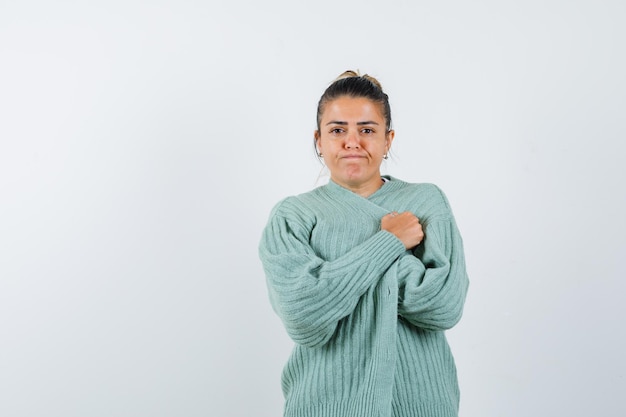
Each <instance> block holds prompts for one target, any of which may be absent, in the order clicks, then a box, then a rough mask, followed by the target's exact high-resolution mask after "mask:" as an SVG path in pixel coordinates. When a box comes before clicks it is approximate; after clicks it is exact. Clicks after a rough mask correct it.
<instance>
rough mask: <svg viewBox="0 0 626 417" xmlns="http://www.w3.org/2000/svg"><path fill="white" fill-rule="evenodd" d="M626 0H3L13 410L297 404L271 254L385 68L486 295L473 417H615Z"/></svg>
mask: <svg viewBox="0 0 626 417" xmlns="http://www.w3.org/2000/svg"><path fill="white" fill-rule="evenodd" d="M625 19H626V6H625V3H624V2H623V1H617V0H616V1H608V0H594V1H591V0H589V1H565V0H563V1H557V0H542V1H534V0H531V1H495V0H493V1H487V0H481V1H474V2H465V1H447V2H424V1H417V2H413V1H406V0H405V1H400V0H395V1H387V2H371V1H326V0H324V1H311V2H298V1H287V0H274V1H266V2H254V1H246V2H225V1H224V2H217V1H211V2H200V1H181V0H179V1H171V0H162V1H151V2H148V1H143V2H142V1H137V0H128V1H106V2H104V1H99V2H98V1H90V2H69V1H57V2H44V1H20V2H17V1H13V2H9V1H3V2H2V3H1V4H0V60H1V64H0V415H2V416H11V417H24V416H28V417H31V416H32V417H35V416H37V417H39V416H46V417H84V416H90V417H100V416H102V417H105V416H106V417H117V416H150V417H158V416H185V417H194V416H219V417H231V416H232V417H242V416H256V417H275V416H279V415H281V410H282V401H283V399H282V393H281V391H280V372H281V369H282V366H283V364H284V363H285V361H286V360H287V356H288V355H289V352H290V350H291V346H292V343H291V341H290V340H289V338H288V337H287V336H286V334H285V331H284V329H283V327H282V324H281V323H280V321H279V319H278V318H277V316H276V315H275V314H274V313H273V311H272V310H271V307H270V305H269V301H268V299H267V292H266V287H265V278H264V276H263V271H262V268H261V264H260V262H259V260H258V256H257V247H258V242H259V238H260V234H261V230H262V228H263V227H264V225H265V222H266V220H267V217H268V215H269V211H270V210H271V208H272V206H273V205H274V204H275V203H276V202H277V201H278V200H279V199H281V198H283V197H285V196H287V195H291V194H296V193H300V192H305V191H308V190H310V189H311V188H313V187H315V186H316V185H320V184H323V183H324V182H325V180H326V179H327V177H326V176H325V173H324V172H323V171H322V167H321V165H320V163H319V162H318V161H317V159H316V158H315V156H314V152H313V144H312V141H313V130H314V128H315V108H316V104H317V100H318V98H319V96H320V95H321V93H322V92H323V90H324V89H325V88H326V86H327V85H328V83H330V82H331V81H332V80H333V79H334V78H335V77H336V76H337V75H338V74H339V73H341V72H343V71H344V70H346V69H359V70H361V71H362V72H364V73H368V74H371V75H373V76H376V77H378V79H379V80H380V81H381V82H382V84H383V86H384V87H385V89H386V90H387V92H388V93H389V95H390V97H391V105H392V115H393V118H394V127H395V130H396V140H395V142H394V148H393V157H392V158H391V159H390V160H389V161H388V162H386V163H385V164H384V166H383V172H384V173H388V174H391V175H394V176H397V177H399V178H401V179H404V180H407V181H411V182H433V183H436V184H437V185H439V186H440V187H441V188H442V189H443V190H444V191H445V192H446V194H447V196H448V198H449V200H450V202H451V204H452V207H453V210H454V212H455V215H456V217H457V222H458V224H459V227H460V229H461V232H462V234H463V237H464V242H465V248H466V257H467V263H468V269H469V273H470V279H471V286H470V292H469V296H468V300H467V304H466V309H465V314H464V318H463V320H462V321H461V322H460V324H459V325H458V326H457V327H455V328H454V329H452V330H451V331H449V332H448V336H449V341H450V344H451V346H452V349H453V352H454V354H455V357H456V361H457V367H458V371H459V381H460V385H461V391H462V400H461V416H462V417H474V416H481V417H485V416H494V417H500V416H507V417H518V416H519V417H527V416H554V415H561V416H581V417H582V416H590V415H602V416H622V415H626V405H625V404H624V401H623V399H622V398H621V397H622V396H623V394H624V392H626V381H625V373H626V364H625V360H624V352H626V341H625V335H624V330H623V317H624V314H625V313H626V308H625V307H624V304H625V303H624V291H625V289H626V285H625V284H624V278H626V267H625V266H624V263H623V258H624V253H625V249H626V244H625V238H624V236H625V234H626V222H625V221H624V217H623V214H624V212H625V211H626V192H625V178H626V169H625V168H624V158H625V155H626V154H625V143H626V142H625V139H626V126H625V122H624V119H625V115H626V81H625V80H626V77H624V74H626V58H625V54H624V51H625V50H626V42H625V41H626V28H625V26H624V21H625Z"/></svg>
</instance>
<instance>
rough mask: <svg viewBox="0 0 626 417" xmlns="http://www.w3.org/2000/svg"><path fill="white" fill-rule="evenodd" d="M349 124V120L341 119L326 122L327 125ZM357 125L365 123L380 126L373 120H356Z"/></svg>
mask: <svg viewBox="0 0 626 417" xmlns="http://www.w3.org/2000/svg"><path fill="white" fill-rule="evenodd" d="M347 124H348V122H343V121H340V120H331V121H330V122H328V123H326V126H328V125H341V126H346V125H347ZM356 124H357V126H363V125H376V126H378V123H376V122H375V121H373V120H367V121H365V122H356Z"/></svg>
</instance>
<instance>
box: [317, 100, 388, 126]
mask: <svg viewBox="0 0 626 417" xmlns="http://www.w3.org/2000/svg"><path fill="white" fill-rule="evenodd" d="M327 120H340V121H350V120H354V121H364V120H367V121H375V122H379V123H382V122H384V116H383V111H382V105H381V104H380V103H377V102H375V101H372V100H370V99H368V98H365V97H348V96H342V97H338V98H336V99H334V100H332V101H329V102H328V103H326V106H325V107H324V112H323V113H322V121H327Z"/></svg>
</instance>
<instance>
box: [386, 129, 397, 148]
mask: <svg viewBox="0 0 626 417" xmlns="http://www.w3.org/2000/svg"><path fill="white" fill-rule="evenodd" d="M395 136H396V132H395V130H390V131H389V132H387V137H386V138H385V139H386V141H387V152H389V149H391V143H392V142H393V138H394V137H395Z"/></svg>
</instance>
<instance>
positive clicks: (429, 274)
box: [397, 197, 469, 330]
mask: <svg viewBox="0 0 626 417" xmlns="http://www.w3.org/2000/svg"><path fill="white" fill-rule="evenodd" d="M444 201H445V202H446V208H447V209H448V210H449V206H447V200H445V197H444ZM424 234H425V239H424V241H423V242H422V244H421V245H419V246H418V247H417V248H416V249H415V250H414V251H413V254H414V256H412V255H410V254H407V256H403V257H402V258H401V259H399V260H398V262H397V263H398V284H399V291H398V314H399V315H400V316H402V317H404V318H405V319H406V320H408V321H409V322H410V323H412V324H413V325H415V326H417V327H420V328H422V329H426V330H446V329H449V328H451V327H453V326H454V325H455V324H456V323H458V321H459V320H460V319H461V315H462V313H463V305H464V303H465V297H466V294H467V289H468V285H469V280H468V276H467V272H466V269H465V256H464V253H463V242H462V239H461V235H460V233H459V231H458V228H457V226H456V223H455V221H454V218H453V216H452V213H451V212H450V211H448V214H447V215H443V216H442V215H440V216H436V217H435V218H433V219H431V220H429V222H428V224H427V225H426V226H425V231H424Z"/></svg>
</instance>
